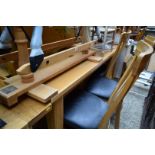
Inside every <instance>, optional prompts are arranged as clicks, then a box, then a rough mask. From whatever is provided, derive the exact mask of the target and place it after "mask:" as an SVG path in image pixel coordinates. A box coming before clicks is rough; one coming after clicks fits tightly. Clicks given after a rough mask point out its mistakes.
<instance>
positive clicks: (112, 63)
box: [106, 32, 130, 79]
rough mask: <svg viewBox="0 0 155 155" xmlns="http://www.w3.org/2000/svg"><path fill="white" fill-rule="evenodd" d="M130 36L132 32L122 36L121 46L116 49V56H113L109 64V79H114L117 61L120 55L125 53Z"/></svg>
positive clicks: (107, 74) (107, 75) (124, 33)
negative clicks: (124, 49)
mask: <svg viewBox="0 0 155 155" xmlns="http://www.w3.org/2000/svg"><path fill="white" fill-rule="evenodd" d="M129 34H130V32H123V33H122V34H121V38H120V41H119V44H118V46H117V48H116V51H115V54H114V55H113V57H112V59H111V61H110V63H109V66H108V68H107V73H106V77H107V78H109V79H112V78H113V73H114V68H115V64H116V61H117V59H118V57H119V55H120V54H121V52H122V51H123V48H124V46H125V45H126V43H127V40H128V38H129Z"/></svg>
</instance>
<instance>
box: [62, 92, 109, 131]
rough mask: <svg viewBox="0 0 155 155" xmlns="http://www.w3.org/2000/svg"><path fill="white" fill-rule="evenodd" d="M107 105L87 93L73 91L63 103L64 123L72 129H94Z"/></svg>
mask: <svg viewBox="0 0 155 155" xmlns="http://www.w3.org/2000/svg"><path fill="white" fill-rule="evenodd" d="M108 106H109V105H108V104H107V103H105V102H104V101H103V100H102V99H100V98H99V97H97V96H95V95H93V94H91V93H89V92H87V91H83V90H82V91H81V90H79V91H75V92H73V93H71V94H70V95H69V96H68V97H67V98H66V99H65V101H64V121H65V124H66V125H68V126H70V127H72V128H85V129H95V128H97V127H98V126H99V124H100V122H101V120H102V118H103V116H104V115H105V113H106V111H107V110H108Z"/></svg>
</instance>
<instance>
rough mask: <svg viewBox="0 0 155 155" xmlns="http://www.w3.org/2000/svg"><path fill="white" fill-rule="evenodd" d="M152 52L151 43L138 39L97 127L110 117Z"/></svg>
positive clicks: (100, 126)
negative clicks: (132, 54) (107, 108)
mask: <svg viewBox="0 0 155 155" xmlns="http://www.w3.org/2000/svg"><path fill="white" fill-rule="evenodd" d="M152 53H153V48H152V46H151V45H149V44H148V43H146V42H145V41H139V42H138V44H137V48H136V51H135V55H134V56H133V58H132V61H131V62H130V64H129V65H128V67H127V69H126V71H125V72H124V74H123V76H122V77H121V79H120V80H119V82H118V84H117V86H116V88H115V90H114V91H113V93H112V95H111V97H110V98H109V100H108V103H109V110H108V111H107V113H106V114H105V116H104V118H103V119H102V121H101V124H100V125H99V128H102V127H103V124H105V123H106V122H107V121H108V120H109V118H110V117H111V115H112V113H114V112H115V111H116V109H117V107H118V106H119V104H120V103H121V101H122V100H123V99H124V97H125V95H126V94H127V92H128V91H129V89H130V88H131V87H132V85H133V84H134V82H135V81H136V80H137V78H138V77H139V74H140V73H141V72H142V71H143V69H144V68H145V66H146V64H147V62H148V61H149V58H150V57H151V54H152Z"/></svg>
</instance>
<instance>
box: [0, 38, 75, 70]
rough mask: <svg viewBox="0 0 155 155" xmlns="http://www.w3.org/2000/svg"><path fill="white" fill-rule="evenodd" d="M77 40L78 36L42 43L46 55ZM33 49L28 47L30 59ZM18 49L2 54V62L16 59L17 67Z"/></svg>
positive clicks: (0, 57)
mask: <svg viewBox="0 0 155 155" xmlns="http://www.w3.org/2000/svg"><path fill="white" fill-rule="evenodd" d="M75 42H76V38H75V37H74V38H69V39H64V40H60V41H56V42H51V43H46V44H43V45H42V49H43V51H44V54H45V55H49V54H53V51H54V50H60V49H63V48H69V47H71V46H72V45H74V43H75ZM30 51H31V49H30V48H28V56H27V58H26V59H29V54H30ZM18 60H19V57H18V51H14V52H11V53H7V54H3V55H0V64H2V63H7V62H8V61H14V62H15V63H16V64H15V66H16V69H17V67H18Z"/></svg>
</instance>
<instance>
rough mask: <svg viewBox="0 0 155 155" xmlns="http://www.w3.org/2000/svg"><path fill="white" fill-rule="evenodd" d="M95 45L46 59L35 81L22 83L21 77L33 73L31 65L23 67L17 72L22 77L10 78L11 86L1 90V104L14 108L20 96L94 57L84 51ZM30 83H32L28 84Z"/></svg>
mask: <svg viewBox="0 0 155 155" xmlns="http://www.w3.org/2000/svg"><path fill="white" fill-rule="evenodd" d="M93 43H95V41H91V42H88V43H85V44H83V46H82V45H79V46H77V47H74V48H71V49H68V50H65V51H62V52H60V53H57V54H54V55H51V56H48V57H46V58H45V59H44V61H43V62H42V64H41V66H40V68H39V69H38V70H37V71H36V72H35V73H34V81H32V80H31V79H26V81H24V83H22V81H23V80H25V79H22V80H21V77H20V75H22V76H23V75H27V74H30V73H31V71H30V64H25V65H23V66H21V67H20V68H19V69H18V70H17V73H18V74H20V75H17V76H14V77H11V78H9V80H7V82H10V81H11V82H10V85H8V86H6V87H3V88H2V89H0V99H1V101H0V102H1V103H3V104H6V105H7V106H12V105H14V104H16V103H17V102H18V97H19V96H21V95H23V94H25V93H27V92H28V91H29V90H31V89H32V88H34V87H36V86H38V85H40V84H42V83H45V82H46V81H48V80H50V79H52V78H53V77H55V76H57V75H59V74H61V73H62V72H64V71H66V70H68V69H70V68H71V67H73V66H75V65H77V64H79V63H80V62H82V61H84V60H86V59H87V58H88V57H89V56H91V55H94V54H95V52H94V51H88V53H86V54H84V53H82V51H83V50H86V49H87V50H89V48H90V47H91V46H92V45H93ZM29 81H30V83H28V82H29Z"/></svg>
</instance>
